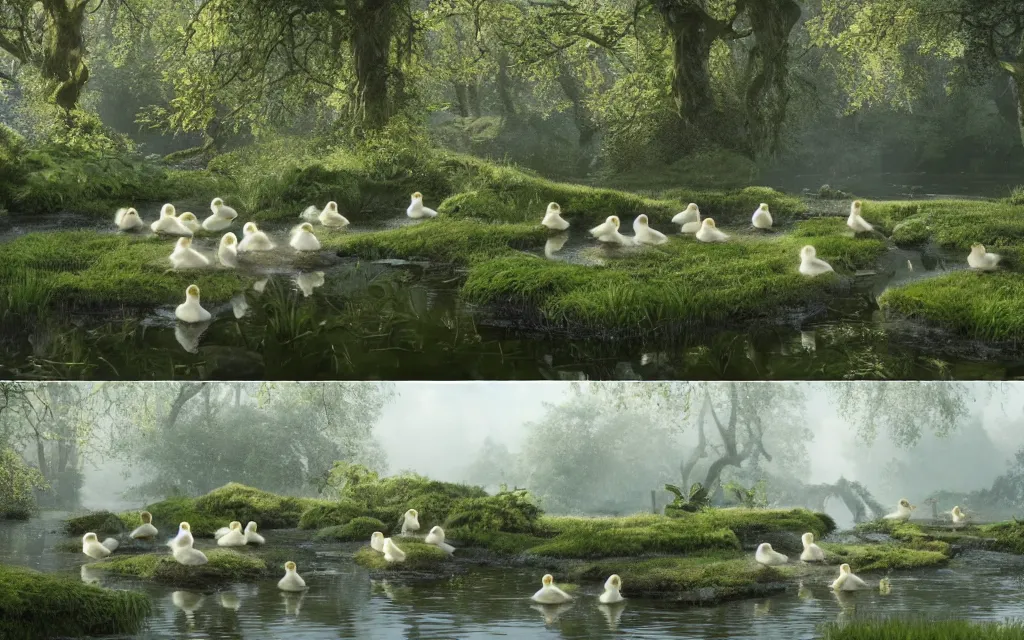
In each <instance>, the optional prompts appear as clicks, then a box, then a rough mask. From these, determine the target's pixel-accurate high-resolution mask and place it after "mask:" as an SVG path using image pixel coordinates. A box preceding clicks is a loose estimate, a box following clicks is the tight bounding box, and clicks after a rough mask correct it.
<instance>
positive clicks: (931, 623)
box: [821, 618, 1024, 640]
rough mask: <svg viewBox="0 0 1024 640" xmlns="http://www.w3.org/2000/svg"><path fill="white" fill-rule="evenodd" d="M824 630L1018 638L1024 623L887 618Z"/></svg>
mask: <svg viewBox="0 0 1024 640" xmlns="http://www.w3.org/2000/svg"><path fill="white" fill-rule="evenodd" d="M821 631H822V633H823V635H822V638H823V640H889V639H892V640H896V639H899V640H1018V639H1019V638H1021V637H1024V624H1021V623H1019V622H975V621H973V620H913V619H906V618H887V619H885V620H851V621H849V622H846V623H843V624H839V623H835V622H830V623H828V624H826V625H824V626H823V627H822V629H821Z"/></svg>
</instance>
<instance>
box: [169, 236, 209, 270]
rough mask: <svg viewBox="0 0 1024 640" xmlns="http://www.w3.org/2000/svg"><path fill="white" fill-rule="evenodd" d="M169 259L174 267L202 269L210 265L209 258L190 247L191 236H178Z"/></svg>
mask: <svg viewBox="0 0 1024 640" xmlns="http://www.w3.org/2000/svg"><path fill="white" fill-rule="evenodd" d="M170 260H171V267H173V268H174V269H202V268H203V267H208V266H210V260H209V258H207V257H206V256H204V255H203V254H201V253H199V252H198V251H196V250H195V249H193V248H192V238H178V242H177V243H175V245H174V251H172V252H171V257H170Z"/></svg>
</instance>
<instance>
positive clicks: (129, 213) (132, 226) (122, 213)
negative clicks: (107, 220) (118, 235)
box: [114, 207, 143, 231]
mask: <svg viewBox="0 0 1024 640" xmlns="http://www.w3.org/2000/svg"><path fill="white" fill-rule="evenodd" d="M114 224H116V225H117V228H118V229H120V230H121V231H135V230H136V229H141V228H142V224H143V223H142V218H140V217H139V212H138V211H136V210H135V208H134V207H129V208H127V209H118V210H117V213H115V214H114Z"/></svg>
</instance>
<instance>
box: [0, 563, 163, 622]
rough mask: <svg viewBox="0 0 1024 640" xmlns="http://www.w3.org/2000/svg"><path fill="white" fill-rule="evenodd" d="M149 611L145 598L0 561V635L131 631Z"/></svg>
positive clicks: (134, 593) (140, 594) (137, 594)
mask: <svg viewBox="0 0 1024 640" xmlns="http://www.w3.org/2000/svg"><path fill="white" fill-rule="evenodd" d="M151 610H152V605H151V603H150V600H149V597H148V596H146V595H145V594H143V593H136V592H132V591H114V590H111V589H102V588H100V587H95V586H90V585H86V584H82V582H81V581H79V580H78V579H77V578H74V579H72V578H70V577H65V576H56V575H48V574H44V573H39V572H37V571H33V570H31V569H27V568H23V567H12V566H7V565H0V637H3V638H10V639H12V640H22V639H24V640H30V639H33V640H34V639H35V638H43V637H56V636H62V637H78V636H85V635H121V634H134V633H136V632H137V631H138V630H139V628H140V627H141V626H142V624H143V622H144V621H145V619H146V617H147V616H149V614H150V612H151Z"/></svg>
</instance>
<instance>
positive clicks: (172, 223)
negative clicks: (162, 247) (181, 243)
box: [149, 204, 192, 238]
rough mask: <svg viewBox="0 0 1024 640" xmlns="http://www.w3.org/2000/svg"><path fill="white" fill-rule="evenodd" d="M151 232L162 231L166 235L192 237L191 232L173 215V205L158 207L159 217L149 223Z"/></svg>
mask: <svg viewBox="0 0 1024 640" xmlns="http://www.w3.org/2000/svg"><path fill="white" fill-rule="evenodd" d="M149 228H150V229H152V230H153V233H162V234H164V235H168V236H187V237H190V238H191V237H192V232H191V231H190V230H189V228H188V227H186V226H185V225H184V224H182V223H181V220H178V219H177V218H176V217H175V216H174V205H173V204H165V205H164V206H163V207H162V208H161V209H160V218H159V219H157V220H156V221H155V222H154V223H153V224H151V225H149Z"/></svg>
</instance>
